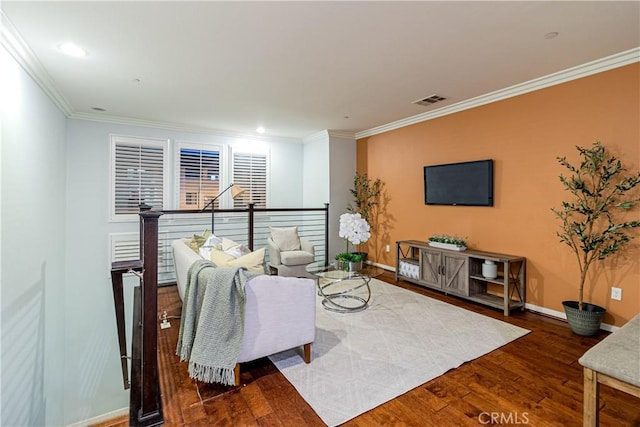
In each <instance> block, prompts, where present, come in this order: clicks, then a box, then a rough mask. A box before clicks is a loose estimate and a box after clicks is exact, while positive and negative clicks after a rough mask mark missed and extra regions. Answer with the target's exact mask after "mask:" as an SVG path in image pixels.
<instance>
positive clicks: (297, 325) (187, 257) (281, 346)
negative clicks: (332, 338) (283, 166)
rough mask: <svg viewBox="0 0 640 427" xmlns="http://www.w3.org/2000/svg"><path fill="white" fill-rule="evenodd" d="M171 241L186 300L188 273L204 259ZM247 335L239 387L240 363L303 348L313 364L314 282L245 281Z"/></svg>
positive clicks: (273, 278)
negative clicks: (195, 264) (192, 265)
mask: <svg viewBox="0 0 640 427" xmlns="http://www.w3.org/2000/svg"><path fill="white" fill-rule="evenodd" d="M188 242H189V240H188V239H178V240H175V241H173V242H172V244H171V246H172V249H173V259H174V262H175V269H176V282H177V286H178V293H179V294H180V299H181V300H182V299H183V298H184V294H185V288H186V283H187V272H188V270H189V267H190V266H191V264H193V262H195V261H196V260H198V259H201V257H200V255H199V254H197V253H195V252H194V251H193V250H192V249H191V248H190V247H189V246H187V243H188ZM245 294H246V303H245V319H244V335H243V339H242V345H241V347H240V354H239V355H238V361H237V364H236V368H235V381H236V385H239V384H240V375H239V365H238V364H239V363H243V362H249V361H251V360H255V359H259V358H261V357H265V356H269V355H271V354H275V353H279V352H281V351H284V350H288V349H291V348H294V347H298V346H303V358H304V360H305V362H306V363H310V362H311V343H312V342H313V340H314V339H315V332H316V327H315V325H316V287H315V282H314V281H313V280H311V279H304V278H293V277H281V276H268V275H260V276H256V277H254V278H252V279H250V280H248V281H247V282H246V285H245Z"/></svg>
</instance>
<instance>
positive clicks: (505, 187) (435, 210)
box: [357, 63, 640, 326]
mask: <svg viewBox="0 0 640 427" xmlns="http://www.w3.org/2000/svg"><path fill="white" fill-rule="evenodd" d="M470 78H473V76H472V75H470ZM596 140H600V141H602V142H603V143H604V145H605V147H607V149H609V150H610V151H611V152H612V153H613V154H614V155H616V156H617V157H618V158H620V159H621V160H622V161H623V164H624V165H625V166H626V167H627V168H628V169H629V170H631V171H637V170H638V169H639V168H640V65H639V64H638V63H635V64H632V65H628V66H625V67H621V68H617V69H614V70H610V71H606V72H603V73H599V74H596V75H592V76H589V77H584V78H581V79H578V80H574V81H571V82H567V83H563V84H560V85H556V86H552V87H549V88H545V89H541V90H538V91H535V92H531V93H528V94H524V95H520V96H517V97H514V98H510V99H506V100H503V101H499V102H494V103H492V104H488V105H484V106H481V107H477V108H473V109H470V110H466V111H462V112H458V113H454V114H451V115H447V116H443V117H439V118H437V119H433V120H429V121H425V122H422V123H418V124H414V125H410V126H406V127H404V128H400V129H396V130H393V131H389V132H385V133H382V134H379V135H374V136H371V137H368V138H363V139H360V140H358V142H357V168H358V171H359V172H366V173H367V174H368V175H369V177H371V178H380V179H382V181H384V183H385V194H386V195H387V196H388V198H389V200H388V201H387V202H386V203H385V204H384V206H383V208H382V209H383V215H381V216H380V217H381V219H382V220H383V223H382V224H381V225H380V226H379V227H378V228H377V229H376V231H375V235H374V236H373V237H372V239H371V240H370V241H369V248H368V250H369V253H370V255H369V256H370V257H372V258H373V259H374V260H376V261H377V262H380V263H382V264H386V265H392V266H393V265H395V253H394V250H395V242H396V241H397V240H405V239H415V240H426V239H427V238H428V237H429V236H430V235H431V234H434V233H445V234H456V235H460V236H463V237H465V238H466V240H467V242H468V244H469V247H470V248H473V249H478V250H485V251H492V252H502V253H507V254H514V255H521V256H524V257H526V258H527V303H530V304H535V305H537V306H540V307H544V308H547V309H551V310H556V311H559V312H562V311H563V309H562V305H561V302H562V301H563V300H575V299H577V294H578V281H579V271H578V267H577V262H576V260H575V255H573V252H571V250H570V249H569V248H568V247H567V246H566V245H564V244H561V243H560V242H559V239H558V238H557V237H556V235H555V232H556V230H557V227H558V224H559V222H558V220H557V219H555V217H554V216H553V214H552V213H551V207H554V206H559V205H560V202H561V201H562V200H563V198H564V197H565V194H564V191H563V190H562V188H561V184H560V182H559V181H558V175H559V174H560V173H561V172H563V170H562V167H561V166H560V165H559V164H558V162H557V161H556V157H557V156H567V158H568V160H569V161H571V162H572V163H576V160H577V159H578V155H577V151H576V149H575V146H576V145H580V146H585V147H586V146H589V145H591V144H592V143H593V142H594V141H596ZM487 158H491V159H494V206H493V207H465V206H431V205H430V206H427V205H425V204H424V188H423V185H424V184H423V167H424V166H425V165H430V164H439V163H452V162H460V161H470V160H480V159H487ZM639 217H640V209H636V210H635V212H634V213H633V215H629V219H631V218H635V219H637V218H639ZM633 231H634V233H633V234H634V236H635V240H633V243H632V247H631V250H628V251H626V252H625V254H624V255H623V256H618V257H616V258H614V259H610V260H606V261H605V262H604V263H599V264H598V265H596V266H595V268H593V267H592V268H593V270H592V271H591V274H590V277H589V280H590V283H591V284H592V285H589V284H587V287H586V288H585V301H588V302H592V303H595V304H598V305H601V306H603V307H605V308H606V309H607V315H606V316H605V319H604V322H605V323H609V324H614V325H617V326H620V325H622V324H624V323H625V322H626V321H627V320H629V319H630V318H631V317H633V316H634V315H635V314H637V313H638V312H639V311H640V230H639V229H635V230H633ZM387 244H390V245H391V252H390V253H386V252H385V251H384V247H385V245H387ZM611 286H618V287H621V288H622V290H623V291H622V296H623V299H622V301H614V300H611V299H610V298H609V296H610V288H611Z"/></svg>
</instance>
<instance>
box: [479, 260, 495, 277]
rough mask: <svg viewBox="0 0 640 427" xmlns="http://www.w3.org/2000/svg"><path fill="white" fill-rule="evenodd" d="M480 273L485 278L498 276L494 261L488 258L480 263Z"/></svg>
mask: <svg viewBox="0 0 640 427" xmlns="http://www.w3.org/2000/svg"><path fill="white" fill-rule="evenodd" d="M482 275H483V276H484V277H485V278H487V279H495V278H496V277H498V266H497V265H496V264H495V262H493V261H490V260H488V259H486V260H484V263H483V264H482Z"/></svg>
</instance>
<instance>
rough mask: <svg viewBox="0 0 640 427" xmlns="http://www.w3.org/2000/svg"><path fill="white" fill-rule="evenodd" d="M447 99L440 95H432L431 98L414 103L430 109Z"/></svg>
mask: <svg viewBox="0 0 640 427" xmlns="http://www.w3.org/2000/svg"><path fill="white" fill-rule="evenodd" d="M445 99H447V98H443V97H442V96H440V95H431V96H427V97H426V98H423V99H419V100H417V101H413V103H414V104H418V105H425V106H427V107H428V106H430V105H432V104H435V103H436V102H440V101H444V100H445Z"/></svg>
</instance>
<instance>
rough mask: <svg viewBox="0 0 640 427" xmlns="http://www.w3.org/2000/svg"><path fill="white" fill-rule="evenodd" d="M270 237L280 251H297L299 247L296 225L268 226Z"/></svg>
mask: <svg viewBox="0 0 640 427" xmlns="http://www.w3.org/2000/svg"><path fill="white" fill-rule="evenodd" d="M269 229H270V230H271V238H272V239H273V242H274V243H275V244H276V246H277V247H278V248H279V249H280V250H281V251H297V250H298V249H300V237H299V236H298V227H284V228H277V227H269Z"/></svg>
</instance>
